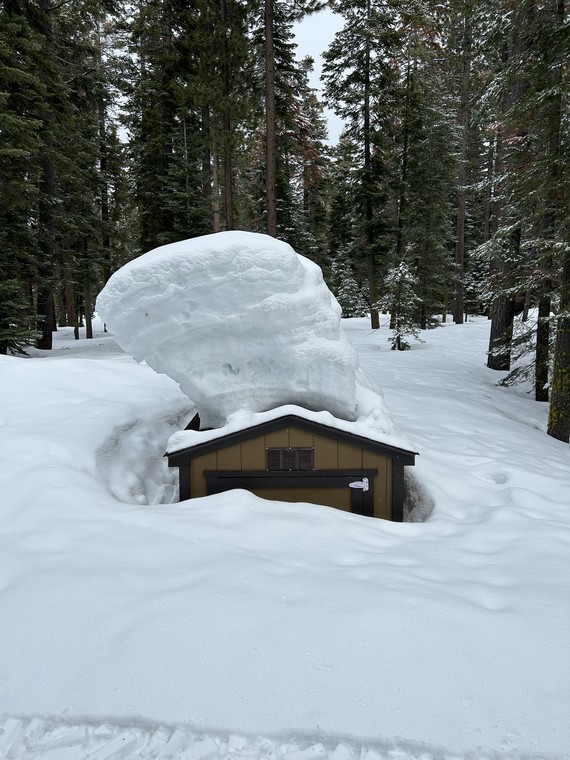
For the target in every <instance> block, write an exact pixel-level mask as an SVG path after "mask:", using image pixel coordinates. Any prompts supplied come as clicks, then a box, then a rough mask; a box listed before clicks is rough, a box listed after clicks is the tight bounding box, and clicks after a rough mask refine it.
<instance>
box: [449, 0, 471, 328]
mask: <svg viewBox="0 0 570 760" xmlns="http://www.w3.org/2000/svg"><path fill="white" fill-rule="evenodd" d="M463 23H464V27H463V77H462V83H461V106H460V112H459V121H460V126H461V141H460V148H459V167H458V173H457V184H458V189H457V239H456V242H455V273H454V299H453V321H454V322H455V323H456V324H463V315H464V312H465V283H464V280H465V186H466V184H467V134H468V129H469V78H470V73H471V48H472V43H473V33H472V30H471V8H470V5H469V4H468V3H467V4H466V5H465V15H464V19H463Z"/></svg>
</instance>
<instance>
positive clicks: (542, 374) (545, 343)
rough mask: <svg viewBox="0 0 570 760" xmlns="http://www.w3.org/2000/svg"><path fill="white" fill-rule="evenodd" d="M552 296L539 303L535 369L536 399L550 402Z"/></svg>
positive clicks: (545, 297)
mask: <svg viewBox="0 0 570 760" xmlns="http://www.w3.org/2000/svg"><path fill="white" fill-rule="evenodd" d="M549 320H550V295H548V294H546V295H544V296H542V298H541V299H540V301H539V302H538V320H537V325H536V354H535V356H536V361H535V369H534V398H535V400H536V401H548V350H549V345H550V321H549Z"/></svg>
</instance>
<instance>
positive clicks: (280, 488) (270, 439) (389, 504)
mask: <svg viewBox="0 0 570 760" xmlns="http://www.w3.org/2000/svg"><path fill="white" fill-rule="evenodd" d="M349 427H350V423H348V422H344V423H343V425H342V427H331V426H329V425H325V424H322V423H321V422H316V421H314V420H312V419H305V418H304V417H302V416H298V415H296V414H284V415H282V416H279V417H277V418H275V419H270V420H268V421H265V422H261V423H259V424H253V425H250V426H248V427H246V428H244V429H240V430H237V431H233V432H225V433H224V428H221V429H220V430H219V431H207V433H208V435H205V440H204V441H203V442H197V443H194V444H193V445H191V446H189V447H187V448H184V449H180V450H176V451H171V452H167V454H166V456H167V457H168V465H169V467H178V469H179V473H180V500H181V501H182V500H184V499H190V498H193V497H198V496H208V495H210V494H215V493H220V492H222V491H227V490H228V489H231V488H245V489H247V490H248V491H252V492H253V493H255V494H257V495H258V496H261V497H264V498H266V499H272V500H277V501H289V502H298V501H306V502H311V503H313V504H323V505H326V506H330V507H335V508H337V509H342V510H345V511H348V512H354V513H356V514H360V515H367V516H369V517H380V518H384V519H386V520H394V521H398V522H401V521H402V519H403V501H404V467H405V466H408V465H413V464H414V463H415V456H416V454H415V453H414V452H412V451H408V450H406V449H401V448H397V447H396V446H391V445H389V444H387V443H382V442H380V441H378V440H374V439H372V438H368V437H365V436H363V435H362V434H361V432H357V431H356V430H355V432H351V431H350V430H347V428H349ZM355 428H356V426H355ZM358 430H359V431H360V429H358ZM205 432H206V431H205ZM198 435H199V434H198Z"/></svg>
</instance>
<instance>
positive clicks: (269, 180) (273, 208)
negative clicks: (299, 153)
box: [265, 0, 277, 237]
mask: <svg viewBox="0 0 570 760" xmlns="http://www.w3.org/2000/svg"><path fill="white" fill-rule="evenodd" d="M265 125H266V126H265V159H266V161H265V162H266V170H265V197H266V207H267V209H266V210H267V234H268V235H273V237H277V193H276V179H277V116H276V107H275V49H274V43H273V0H265Z"/></svg>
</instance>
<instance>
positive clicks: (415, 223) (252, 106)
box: [0, 0, 570, 442]
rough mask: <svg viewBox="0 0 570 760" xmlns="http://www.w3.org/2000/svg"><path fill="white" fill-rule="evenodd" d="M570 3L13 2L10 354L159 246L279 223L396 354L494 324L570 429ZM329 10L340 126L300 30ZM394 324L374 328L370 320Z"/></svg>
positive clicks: (76, 314)
mask: <svg viewBox="0 0 570 760" xmlns="http://www.w3.org/2000/svg"><path fill="white" fill-rule="evenodd" d="M565 3H567V0H544V1H542V0H443V1H442V2H437V3H436V2H426V1H425V0H406V2H404V1H403V0H381V1H380V0H343V2H340V1H339V0H331V2H329V3H323V2H320V0H186V1H185V2H182V0H145V2H124V1H123V0H81V1H80V2H71V1H70V0H0V250H1V252H2V253H1V257H0V353H4V354H6V353H13V352H17V351H21V350H25V347H26V345H29V344H30V342H36V345H37V346H38V347H39V348H43V349H48V350H49V349H50V348H51V342H52V335H53V332H54V330H56V329H57V326H58V325H60V326H63V325H67V326H73V327H74V329H75V334H76V337H79V328H80V325H85V329H86V336H87V337H91V336H92V327H91V318H92V313H93V304H94V297H95V295H96V294H97V292H98V291H99V290H100V289H101V287H102V286H103V285H104V283H105V282H106V281H107V279H108V278H109V276H110V275H111V274H112V272H113V271H115V270H116V269H118V268H119V267H120V266H122V265H123V264H124V263H125V262H126V261H128V260H129V259H131V258H133V257H135V256H138V255H139V254H141V253H143V252H145V251H147V250H150V249H152V248H154V247H156V246H159V245H162V244H165V243H169V242H173V241H176V240H181V239H185V238H188V237H193V236H196V235H202V234H207V233H210V232H216V231H220V230H229V229H244V230H251V231H256V232H265V233H268V234H270V235H273V236H276V237H279V238H282V239H284V240H286V241H287V242H289V243H290V244H291V245H292V246H293V247H294V248H295V249H296V250H297V251H298V252H299V253H301V254H303V255H305V256H308V257H309V258H311V259H313V260H314V261H316V262H317V263H318V264H319V265H320V266H321V267H322V269H323V272H324V274H325V278H326V280H327V282H328V284H329V287H330V288H331V289H332V290H333V292H334V293H335V295H336V296H337V298H338V300H339V302H340V304H341V306H342V309H343V314H344V315H345V316H360V315H363V314H370V319H371V328H372V329H377V328H379V326H380V317H379V313H380V312H385V313H388V314H390V328H391V333H390V340H391V342H392V346H393V348H395V349H399V350H404V349H406V348H408V347H409V345H410V343H409V340H410V338H411V337H416V338H419V337H420V335H421V331H423V330H427V329H431V328H432V327H435V326H436V325H437V324H438V323H439V322H440V321H441V320H443V321H446V320H451V319H453V320H454V321H455V322H456V323H462V322H463V321H464V319H465V318H466V315H467V314H475V313H476V314H488V316H489V317H490V319H491V331H490V345H489V354H488V365H489V367H491V368H493V369H496V370H503V371H505V370H508V371H509V372H508V374H505V373H504V372H503V375H501V377H502V378H503V382H506V383H510V382H516V381H517V380H518V379H521V378H525V379H528V378H531V379H532V381H533V386H534V392H535V398H536V400H537V401H543V402H550V414H549V424H548V432H549V434H550V435H552V436H554V437H555V438H558V439H560V440H563V441H566V442H568V441H569V439H570V208H569V207H570V203H569V201H570V193H569V177H570V172H569V168H570V167H569V162H570V159H569V156H570V151H569V147H570V146H569V142H570V140H569V134H570V130H569V97H568V95H569V90H570V66H569V63H570V33H569V32H570V25H569V23H568V12H567V7H566V5H565ZM325 5H326V6H327V7H329V8H330V9H332V10H333V11H334V12H335V13H337V14H338V15H339V16H340V17H341V18H342V28H341V29H340V31H338V32H337V34H336V35H335V37H334V39H333V41H332V43H331V45H330V46H329V48H328V49H327V50H326V51H325V52H324V54H323V58H324V67H323V74H322V79H323V94H324V101H325V103H326V104H327V105H328V106H329V107H331V108H333V109H334V110H335V111H336V113H337V114H338V115H339V116H340V117H341V118H342V119H343V120H344V123H345V125H346V126H345V129H344V130H343V132H342V134H341V137H340V139H339V142H338V145H335V146H331V145H329V144H328V143H327V130H326V120H325V117H324V112H323V102H321V100H320V99H319V97H318V94H317V91H316V90H315V89H313V88H312V87H311V86H310V83H309V75H310V72H311V70H312V66H313V63H314V62H313V61H312V60H311V59H310V58H305V59H303V60H297V58H296V55H295V43H294V34H293V29H294V25H295V24H296V23H297V22H298V21H300V20H301V19H303V18H304V17H305V16H307V15H308V14H311V13H315V12H318V11H319V10H321V9H322V8H323V7H325ZM380 334H381V333H380Z"/></svg>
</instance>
